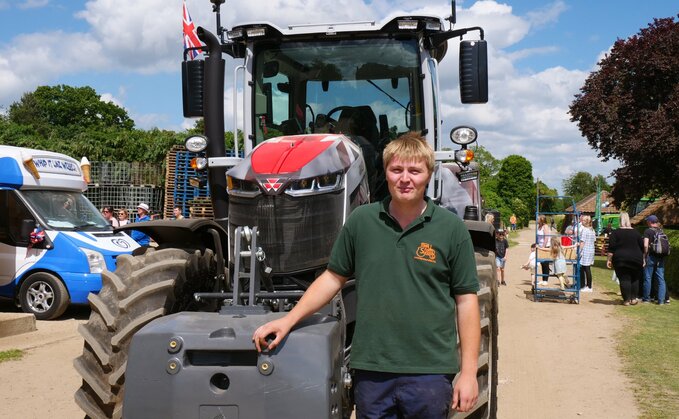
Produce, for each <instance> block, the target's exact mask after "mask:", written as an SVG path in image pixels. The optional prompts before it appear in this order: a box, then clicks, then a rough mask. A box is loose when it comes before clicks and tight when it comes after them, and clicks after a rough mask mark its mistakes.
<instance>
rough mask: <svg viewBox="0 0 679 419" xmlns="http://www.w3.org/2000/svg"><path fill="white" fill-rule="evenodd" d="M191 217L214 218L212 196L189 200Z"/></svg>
mask: <svg viewBox="0 0 679 419" xmlns="http://www.w3.org/2000/svg"><path fill="white" fill-rule="evenodd" d="M189 213H190V214H191V218H214V211H213V209H212V201H211V200H210V198H195V199H192V200H191V201H189Z"/></svg>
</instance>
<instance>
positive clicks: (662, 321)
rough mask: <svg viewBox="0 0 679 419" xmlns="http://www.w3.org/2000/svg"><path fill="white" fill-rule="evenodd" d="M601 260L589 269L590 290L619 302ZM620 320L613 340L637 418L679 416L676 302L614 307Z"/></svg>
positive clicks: (678, 311)
mask: <svg viewBox="0 0 679 419" xmlns="http://www.w3.org/2000/svg"><path fill="white" fill-rule="evenodd" d="M611 274H612V271H611V270H609V269H606V262H605V259H604V258H603V257H598V256H597V257H596V260H595V262H594V266H593V267H592V276H593V279H594V286H595V287H596V288H597V289H599V290H602V289H603V290H604V294H605V295H608V296H609V297H610V298H611V299H612V300H618V301H621V300H622V298H621V297H620V296H618V295H616V293H618V292H619V291H620V288H619V287H618V285H617V284H616V283H615V282H613V281H611ZM615 310H616V315H618V316H620V317H622V318H623V319H624V327H623V330H622V331H621V332H620V333H619V334H618V336H617V337H616V341H617V348H616V349H617V351H618V354H619V355H620V356H621V358H622V360H623V370H624V372H625V374H626V375H627V376H628V377H629V378H630V379H631V380H632V382H633V391H634V395H635V397H636V400H637V403H638V405H639V408H640V411H641V418H654V419H655V418H676V417H677V412H679V344H677V343H679V302H678V301H677V300H675V299H673V300H672V303H671V304H670V305H665V306H657V305H655V304H641V303H640V304H638V305H636V306H629V307H625V306H622V305H620V306H618V307H616V308H615Z"/></svg>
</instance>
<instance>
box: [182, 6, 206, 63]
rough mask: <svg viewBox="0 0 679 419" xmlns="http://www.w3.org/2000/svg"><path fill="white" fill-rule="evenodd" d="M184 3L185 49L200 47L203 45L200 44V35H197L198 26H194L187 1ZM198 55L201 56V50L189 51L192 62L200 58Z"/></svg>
mask: <svg viewBox="0 0 679 419" xmlns="http://www.w3.org/2000/svg"><path fill="white" fill-rule="evenodd" d="M183 3H184V13H183V24H184V25H183V26H184V49H186V48H195V47H200V46H201V45H202V44H201V43H200V39H198V34H197V33H196V26H195V25H194V24H193V21H192V20H191V15H190V14H189V9H188V8H187V7H186V1H184V2H183ZM198 54H200V50H191V51H189V57H191V59H192V60H193V59H195V58H196V57H197V56H198Z"/></svg>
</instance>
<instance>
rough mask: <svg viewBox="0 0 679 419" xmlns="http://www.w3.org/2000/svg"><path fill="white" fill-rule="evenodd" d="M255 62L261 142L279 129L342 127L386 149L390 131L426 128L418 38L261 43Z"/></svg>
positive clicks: (257, 127) (303, 131) (257, 138)
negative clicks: (423, 120) (423, 126)
mask: <svg viewBox="0 0 679 419" xmlns="http://www.w3.org/2000/svg"><path fill="white" fill-rule="evenodd" d="M254 67H255V74H254V78H255V79H254V89H255V92H254V93H255V100H254V104H253V121H252V123H253V132H254V134H255V135H254V136H255V143H256V144H259V143H260V142H262V141H264V140H266V139H268V138H272V137H276V136H280V135H293V134H310V133H328V132H330V133H340V132H341V133H344V134H346V135H350V136H353V137H356V138H358V140H355V141H357V142H359V143H363V145H362V147H363V146H365V147H368V146H370V147H372V149H373V150H374V152H375V153H380V152H381V149H382V148H383V147H384V145H385V144H386V142H388V141H389V140H390V139H392V138H395V137H396V136H398V135H399V134H401V133H404V132H407V131H411V130H421V129H422V124H423V122H422V119H423V117H422V112H423V111H422V94H421V91H422V83H421V81H420V77H419V74H420V59H419V56H418V49H417V44H416V41H415V40H412V39H401V40H396V39H386V38H384V39H383V38H378V39H358V40H340V41H327V42H320V41H319V42H295V43H281V44H275V45H271V44H262V45H259V46H257V47H256V49H255V63H254ZM256 144H255V145H256ZM359 145H361V144H359Z"/></svg>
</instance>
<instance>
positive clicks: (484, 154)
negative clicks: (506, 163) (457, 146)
mask: <svg viewBox="0 0 679 419" xmlns="http://www.w3.org/2000/svg"><path fill="white" fill-rule="evenodd" d="M474 161H476V162H477V163H478V164H479V176H480V180H481V183H483V182H484V181H486V180H488V179H490V178H491V177H492V176H495V175H496V174H497V172H498V171H499V170H500V166H501V165H502V162H501V161H500V160H498V159H496V158H495V157H493V155H492V154H490V152H489V151H488V150H486V148H485V147H483V146H478V147H476V149H474Z"/></svg>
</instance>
